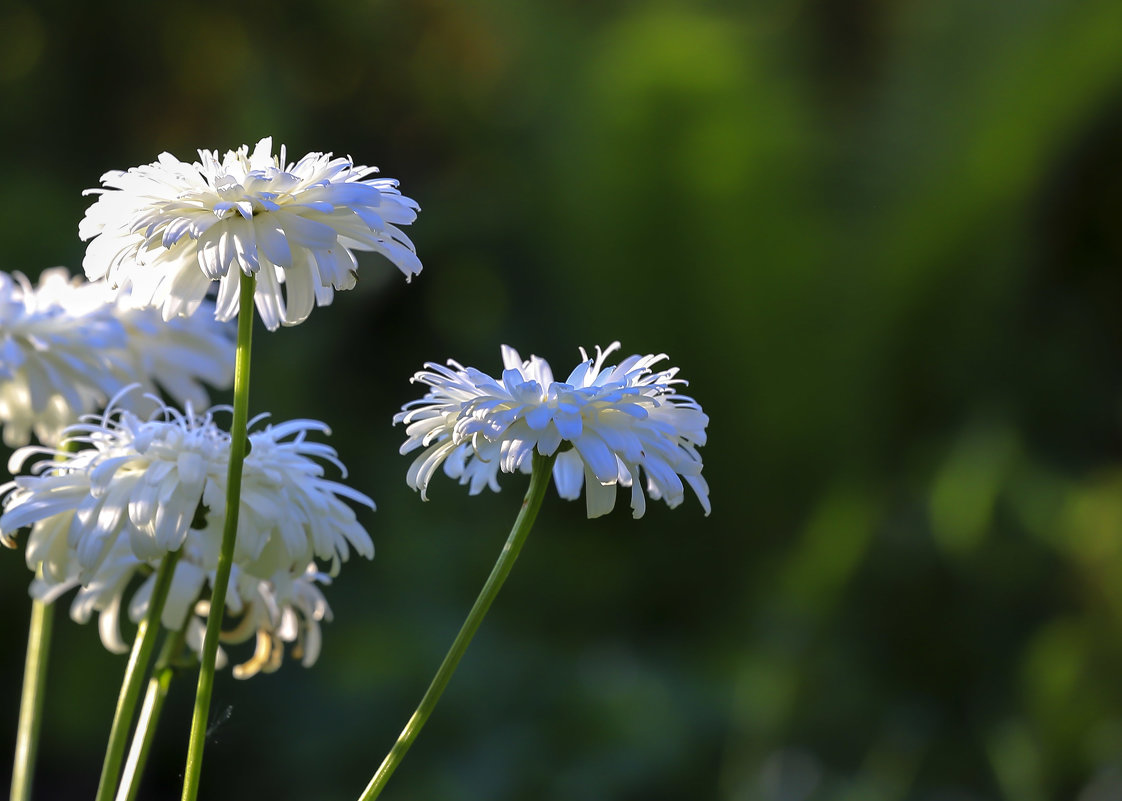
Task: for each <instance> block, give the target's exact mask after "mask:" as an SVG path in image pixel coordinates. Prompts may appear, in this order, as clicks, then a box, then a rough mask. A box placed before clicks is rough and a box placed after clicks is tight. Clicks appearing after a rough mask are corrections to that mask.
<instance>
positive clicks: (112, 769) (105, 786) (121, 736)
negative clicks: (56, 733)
mask: <svg viewBox="0 0 1122 801" xmlns="http://www.w3.org/2000/svg"><path fill="white" fill-rule="evenodd" d="M179 554H180V552H179V551H171V552H170V553H168V555H167V556H165V557H164V559H163V561H162V562H161V563H160V569H159V570H157V571H156V583H155V586H154V587H153V588H152V597H151V598H150V599H149V600H148V612H147V613H146V614H145V615H144V620H142V621H140V625H139V626H138V627H137V629H136V639H134V640H133V643H132V653H131V654H129V664H128V666H127V667H126V668H125V678H124V681H122V683H121V694H120V696H118V698H117V711H116V712H114V713H113V726H112V727H111V728H110V729H109V745H108V746H107V747H106V749H105V761H104V762H103V763H102V766H101V781H99V782H98V784H97V795H96V796H95V801H109V799H110V798H112V797H113V791H114V790H115V789H116V787H117V779H118V778H119V777H120V775H121V759H122V757H124V755H125V745H126V744H127V742H128V735H129V726H130V724H131V723H132V715H133V712H134V711H135V710H136V701H137V699H138V698H139V697H140V685H141V683H142V682H143V681H144V673H145V671H146V670H147V669H148V662H149V660H150V659H151V658H152V649H153V648H155V647H156V634H157V632H159V630H160V615H161V614H162V613H163V611H164V602H165V601H167V598H168V590H170V589H171V580H172V577H173V576H174V575H175V563H176V562H178V561H179Z"/></svg>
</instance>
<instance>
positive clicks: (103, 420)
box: [0, 404, 374, 584]
mask: <svg viewBox="0 0 1122 801" xmlns="http://www.w3.org/2000/svg"><path fill="white" fill-rule="evenodd" d="M217 411H219V408H218V407H216V408H214V409H211V410H209V411H207V412H206V413H204V414H201V415H196V414H195V413H194V412H193V411H192V410H191V407H190V406H188V407H187V411H186V412H185V413H180V412H178V411H176V410H174V409H171V408H168V407H167V406H164V405H162V404H160V406H159V410H158V411H157V412H156V413H155V414H154V415H153V416H152V417H151V418H149V419H142V418H139V417H137V416H136V415H135V414H133V413H131V412H129V411H127V410H125V409H121V408H118V407H117V406H115V405H114V404H111V405H110V408H109V409H108V410H107V411H106V412H105V414H104V415H103V416H102V417H100V418H98V417H87V418H86V420H87V422H85V423H81V424H78V425H75V426H71V427H70V428H68V429H67V430H66V436H67V438H68V440H70V441H71V442H72V443H77V444H79V445H84V446H85V447H82V448H81V449H80V450H77V451H76V452H73V453H68V452H62V451H55V450H52V449H49V448H37V447H27V448H21V449H20V450H18V451H16V452H15V453H14V454H13V455H12V458H11V460H10V462H9V471H10V472H12V473H15V472H16V471H18V470H20V469H21V467H22V466H23V464H24V462H25V461H26V460H27V459H28V458H30V457H31V456H34V455H36V454H46V455H49V456H52V457H54V459H53V461H52V460H42V461H39V462H38V463H36V464H35V465H34V467H33V468H32V475H30V476H20V477H17V478H16V479H15V480H14V481H13V482H10V483H8V484H5V485H3V486H0V496H2V497H3V509H4V513H3V515H0V537H4V538H7V539H8V540H9V542H10V539H11V536H12V535H13V534H14V533H15V532H16V531H18V530H19V529H21V528H24V527H27V526H31V525H33V524H35V523H38V522H40V521H45V520H47V519H49V518H52V517H56V516H61V515H68V514H71V513H72V517H71V518H70V521H69V523H68V545H69V546H71V547H73V548H74V550H75V557H76V559H77V562H78V565H79V568H80V570H79V572H78V574H77V578H78V580H79V581H81V582H82V583H83V584H89V583H90V582H92V581H94V579H95V577H96V576H97V575H98V574H99V572H100V571H102V569H103V564H104V563H105V562H106V560H107V559H108V558H109V556H110V553H111V552H113V549H114V547H115V546H117V545H118V543H119V542H120V541H122V540H123V541H127V543H128V550H129V551H130V552H131V553H132V555H133V556H134V557H135V558H136V559H137V560H139V561H141V562H149V563H155V562H158V561H159V559H161V558H162V557H163V556H164V555H165V554H166V553H168V552H170V551H175V550H179V549H181V548H183V547H184V546H185V543H187V547H188V550H189V549H190V548H192V547H199V548H203V547H204V546H206V547H209V546H208V545H206V543H208V542H210V541H211V538H213V537H215V536H219V532H221V530H222V525H223V521H224V518H225V509H226V477H227V470H228V467H229V458H230V435H229V434H228V433H226V432H225V431H223V430H221V429H220V428H219V427H218V426H217V424H216V423H215V421H214V415H215V413H216V412H217ZM260 420H261V418H258V419H257V420H255V421H254V423H256V422H259V421H260ZM327 430H328V429H327V427H326V426H325V425H324V424H323V423H318V422H316V421H312V420H294V421H290V422H287V423H282V424H279V425H276V426H266V427H265V428H263V429H261V430H258V431H253V432H251V433H250V434H249V444H250V453H249V454H248V456H247V458H246V460H245V464H244V468H243V475H242V482H243V483H242V493H241V499H240V503H241V506H240V509H239V520H238V537H237V540H236V547H235V552H234V561H235V563H236V564H237V565H238V566H240V568H241V569H242V570H243V571H245V572H246V573H248V574H250V575H255V576H257V577H258V578H268V577H270V576H272V575H274V574H275V573H276V572H277V571H278V570H291V569H293V567H297V566H298V567H300V568H303V566H304V565H306V564H308V562H309V561H311V560H312V559H313V558H318V559H321V560H324V561H329V562H331V563H332V565H333V569H337V568H338V564H339V562H340V561H342V560H345V559H347V558H348V556H349V554H350V549H351V548H352V547H353V548H354V549H355V550H356V551H358V552H359V553H360V554H361V555H363V556H367V557H370V556H373V553H374V546H373V544H372V543H371V541H370V536H369V535H368V534H367V533H366V530H365V529H364V528H363V527H362V526H361V525H360V524H359V523H358V521H357V518H356V517H355V513H354V510H353V509H351V508H350V507H349V506H348V505H347V504H346V503H344V502H343V501H342V500H341V499H342V498H346V499H349V500H352V501H355V502H357V503H360V504H363V505H365V506H369V507H370V508H373V506H374V504H373V502H372V501H371V500H370V499H369V498H368V497H366V496H365V495H363V494H362V493H360V492H356V491H355V490H352V489H350V488H348V487H346V486H344V485H343V484H340V483H338V482H335V481H330V480H328V479H325V478H323V474H324V469H323V466H322V465H321V464H320V462H319V461H317V460H322V461H327V462H330V463H332V464H334V465H336V466H337V467H338V468H339V469H340V470H341V471H342V469H343V466H342V464H341V463H340V462H339V460H338V459H337V457H336V455H335V451H334V450H332V449H331V448H329V447H328V446H326V445H324V444H322V443H318V442H310V441H308V440H307V434H308V432H309V431H323V432H326V431H327ZM200 532H201V533H200ZM189 540H198V542H197V543H196V542H193V541H192V542H188V541H189ZM216 558H217V551H215V559H216ZM200 564H206V559H201V558H200ZM54 572H55V573H61V572H65V571H63V570H62V569H61V568H60V569H56V570H54Z"/></svg>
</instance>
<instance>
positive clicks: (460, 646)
mask: <svg viewBox="0 0 1122 801" xmlns="http://www.w3.org/2000/svg"><path fill="white" fill-rule="evenodd" d="M555 458H556V456H541V455H539V454H538V453H537V452H535V453H534V469H533V472H532V473H531V475H530V488H529V489H527V490H526V497H525V498H523V499H522V509H521V511H520V512H519V513H518V518H517V519H516V520H515V521H514V527H513V528H512V529H511V531H510V536H509V537H507V541H506V545H504V546H503V550H502V552H501V553H500V554H499V558H498V560H497V561H496V562H495V566H494V567H493V568H492V569H491V575H489V576H488V577H487V582H486V583H485V584H484V585H483V589H482V590H481V591H480V593H479V597H478V598H476V599H475V604H474V605H473V606H472V607H471V611H470V612H468V616H467V620H465V621H464V625H463V626H461V627H460V633H459V634H457V635H456V639H455V640H453V641H452V647H451V648H449V649H448V653H447V654H446V655H445V657H444V661H443V662H441V663H440V668H439V669H438V670H437V671H436V675H435V676H434V677H433V679H432V683H431V684H430V685H429V688H428V690H426V691H425V695H424V698H422V699H421V703H420V704H419V705H418V706H417V709H416V711H414V712H413V715H412V717H410V718H409V722H408V723H406V724H405V728H404V729H402V731H401V735H400V736H399V737H398V738H397V742H396V743H394V746H393V748H392V749H390V752H389V754H387V755H386V758H385V760H383V761H382V764H381V766H380V767H379V768H378V772H377V773H375V774H374V777H373V778H372V779H371V780H370V784H368V785H366V789H365V790H363V792H362V795H361V796H359V801H374V799H375V798H377V797H378V796H379V794H381V792H382V790H383V789H384V788H385V786H386V782H388V781H389V780H390V776H391V775H393V772H394V770H396V769H397V766H398V765H399V764H400V763H401V760H402V759H404V758H405V752H406V751H408V750H409V746H411V745H412V744H413V741H414V740H416V739H417V735H418V734H420V732H421V727H422V726H424V725H425V721H427V720H428V719H429V715H431V714H432V711H433V709H434V708H435V707H436V702H437V701H439V700H440V695H441V693H443V692H444V688H445V687H447V686H448V681H449V680H450V679H451V678H452V674H453V673H455V671H456V666H457V665H458V664H459V663H460V658H461V657H462V656H463V655H464V652H465V651H466V650H467V647H468V644H469V643H470V642H471V639H472V637H474V636H475V632H476V630H477V629H478V628H479V624H480V623H482V622H483V617H484V615H486V614H487V610H488V609H490V608H491V603H492V601H494V600H495V596H497V595H498V594H499V590H500V589H501V588H502V586H503V582H504V581H506V577H507V575H509V574H510V569H511V568H512V567H514V560H515V559H517V558H518V552H519V551H521V550H522V546H523V544H525V542H526V537H527V536H528V535H529V533H530V529H531V528H532V527H533V525H534V520H535V519H536V518H537V516H538V510H539V509H540V508H541V505H542V498H544V497H545V491H546V488H547V487H549V479H550V475H551V474H552V472H553V460H554V459H555Z"/></svg>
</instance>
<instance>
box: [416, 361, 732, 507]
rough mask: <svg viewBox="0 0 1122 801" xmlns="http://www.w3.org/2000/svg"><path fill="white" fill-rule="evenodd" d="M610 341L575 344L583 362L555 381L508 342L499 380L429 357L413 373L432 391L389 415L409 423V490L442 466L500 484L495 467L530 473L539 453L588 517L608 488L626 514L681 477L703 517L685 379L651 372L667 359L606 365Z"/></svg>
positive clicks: (700, 422)
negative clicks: (625, 494) (620, 496)
mask: <svg viewBox="0 0 1122 801" xmlns="http://www.w3.org/2000/svg"><path fill="white" fill-rule="evenodd" d="M617 348H619V343H618V342H614V343H612V344H611V345H610V346H609V347H608V348H607V349H606V350H601V349H600V348H597V349H596V358H595V359H592V358H589V356H588V354H587V353H586V352H585V351H584V349H583V348H581V358H582V360H583V361H582V362H581V363H580V364H579V365H577V367H576V369H575V370H573V372H572V373H571V374H570V375H569V377H568V378H567V379H566V380H565V381H564V382H560V381H554V380H553V371H552V370H551V369H550V366H549V364H548V362H546V361H545V360H544V359H541V358H538V357H537V356H531V357H530V359H529V360H527V361H523V360H522V358H521V357H520V356H519V355H518V352H517V351H516V350H514V349H513V348H509V347H507V346H505V345H504V346H503V348H502V356H503V366H504V368H505V369H504V370H503V374H502V378H501V380H496V379H494V378H492V377H491V376H489V375H487V374H486V373H483V372H480V371H479V370H476V369H474V368H471V367H467V368H465V367H463V366H461V365H460V364H458V363H457V362H454V361H449V362H448V364H449V367H443V366H441V365H437V364H432V363H428V364H426V365H425V369H424V370H422V371H421V372H419V373H417V374H416V375H415V376H414V377H413V379H412V380H413V381H418V382H420V383H423V384H427V385H428V386H429V387H431V389H430V390H429V392H428V393H427V394H426V395H425V397H424V398H422V399H420V400H417V401H413V402H411V403H408V404H406V405H405V406H404V407H402V411H401V412H399V413H398V414H397V415H395V416H394V423H405V424H406V426H407V429H406V435H407V437H408V438H407V439H406V441H405V443H404V444H403V445H402V446H401V453H403V454H404V453H409V452H411V451H413V450H416V449H418V448H423V449H424V450H423V451H422V452H421V454H420V455H419V456H418V457H417V459H416V460H415V461H414V462H413V464H412V465H411V466H410V468H409V473H408V476H407V479H406V480H407V481H408V483H409V485H410V486H411V487H413V488H414V489H417V490H420V492H421V497H422V498H426V499H427V494H426V491H427V488H428V484H429V481H430V480H431V479H432V476H433V475H434V473H435V472H436V470H437V468H438V467H440V466H441V465H442V464H443V466H444V471H445V473H447V474H448V475H449V476H450V477H452V478H456V479H459V481H460V483H461V484H467V485H469V487H470V493H471V494H472V495H475V494H478V493H479V492H481V491H482V490H483V488H484V487H490V488H491V489H492V490H496V491H497V490H498V489H499V485H498V472H499V471H500V470H502V472H504V473H512V472H514V471H515V470H519V471H521V472H524V473H528V472H529V471H530V467H531V462H532V459H531V456H532V454H533V452H534V451H535V450H536V451H537V452H538V453H540V454H541V455H543V456H549V455H551V454H554V453H557V454H558V456H557V460H556V462H555V463H554V467H553V480H554V484H555V485H556V487H557V491H558V493H559V494H560V495H561V497H563V498H566V499H569V500H574V499H576V498H578V497H579V496H580V491H581V486H582V485H583V486H584V490H585V499H586V502H587V508H588V516H589V517H598V516H599V515H602V514H606V513H607V512H610V511H611V510H612V508H613V507H614V505H615V497H616V486H617V485H619V486H623V487H630V488H631V508H632V510H633V512H634V516H635V517H641V516H642V515H643V513H644V511H645V510H646V495H649V496H650V497H651V498H654V499H656V500H657V499H659V498H662V499H665V501H666V503H667V504H668V505H669V506H671V507H674V506H677V505H678V504H680V503H681V502H682V500H683V498H684V497H685V493H684V487H683V481H684V482H685V483H686V484H689V485H690V487H692V488H693V491H694V493H695V494H696V495H697V497H698V500H700V501H701V505H702V507H703V508H704V509H705V513H706V514H709V511H710V506H709V488H708V486H707V484H706V483H705V479H704V478H702V476H701V469H702V463H701V455H700V454H699V453H698V451H697V447H698V446H699V445H704V444H705V427H706V426H707V425H708V423H709V418H708V417H707V416H706V415H705V414H704V413H703V412H702V410H701V406H699V405H698V403H697V402H696V401H694V400H693V399H692V398H690V397H687V396H685V395H681V394H679V393H678V392H677V390H676V389H675V387H676V386H677V385H684V384H685V383H686V382H685V381H683V380H682V379H679V378H675V376H676V375H677V372H678V370H677V368H668V369H665V370H659V371H657V372H656V371H654V370H653V369H652V368H653V365H655V364H657V363H658V362H660V361H662V360H663V359H665V358H666V356H665V355H664V354H660V355H657V356H656V355H647V356H639V355H634V356H629V357H628V358H626V359H624V360H623V361H621V362H620V363H619V364H618V365H611V366H607V367H605V366H604V360H605V359H606V358H607V356H608V355H609V354H610V353H612V352H613V351H615V350H616V349H617ZM641 474H642V475H641ZM644 488H645V489H646V495H644V492H643V490H644Z"/></svg>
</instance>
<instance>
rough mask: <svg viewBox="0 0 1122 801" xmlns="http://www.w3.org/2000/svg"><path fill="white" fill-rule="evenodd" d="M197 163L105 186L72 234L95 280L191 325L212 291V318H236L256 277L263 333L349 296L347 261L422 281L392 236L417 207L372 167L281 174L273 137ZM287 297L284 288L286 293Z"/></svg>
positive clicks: (286, 168)
mask: <svg viewBox="0 0 1122 801" xmlns="http://www.w3.org/2000/svg"><path fill="white" fill-rule="evenodd" d="M199 158H200V160H199V161H197V162H194V163H192V164H188V163H185V162H182V161H180V160H179V159H177V158H175V157H174V156H172V155H170V154H168V153H163V154H161V155H160V157H159V159H158V160H157V161H156V162H154V163H152V164H148V165H144V166H140V167H133V168H131V169H129V170H128V171H127V172H121V171H112V172H108V173H106V174H105V175H104V176H102V179H101V180H102V184H103V186H104V187H105V188H103V189H90V190H87V193H92V194H98V195H99V197H98V200H97V201H96V202H95V203H94V204H93V205H92V206H91V207H90V208H89V209H88V210H87V211H86V216H85V218H84V219H83V220H82V223H81V225H80V226H79V231H78V232H79V235H80V236H81V238H82V239H83V240H91V239H92V240H93V241H91V242H90V244H89V246H88V248H87V251H86V258H85V260H84V262H83V266H84V267H85V269H86V274H87V275H88V276H89V277H90V278H91V279H94V278H100V277H105V278H106V279H107V280H108V281H109V283H110V284H111V285H113V286H124V285H131V286H132V291H133V295H134V296H135V297H137V298H141V299H143V301H144V303H145V304H147V305H153V306H158V307H159V308H160V309H161V311H162V313H163V316H164V319H165V320H170V319H171V318H173V317H175V316H181V315H190V314H193V313H194V311H195V309H196V308H197V307H198V305H199V303H200V302H201V301H202V299H203V297H204V296H205V295H206V293H207V291H208V289H209V288H210V283H211V282H212V281H218V282H219V286H218V297H217V303H216V310H215V313H216V315H217V317H218V319H220V320H229V319H232V318H233V317H234V316H235V315H236V314H237V312H238V297H239V293H238V284H239V275H240V272H243V271H244V272H245V273H247V274H253V275H256V276H257V289H256V294H255V297H254V301H255V305H256V307H257V311H258V313H259V314H260V315H261V319H262V321H263V322H264V323H265V326H266V327H267V328H268V329H269V330H274V329H276V328H277V327H278V326H279V325H281V324H284V325H296V324H298V323H300V322H303V321H304V320H305V319H306V318H307V317H308V315H309V314H310V313H311V311H312V308H313V307H314V306H316V305H319V306H325V305H327V304H329V303H331V301H332V298H333V297H334V291H335V290H336V289H340V290H346V289H351V288H353V287H354V285H355V281H356V275H357V272H356V271H357V269H358V263H357V260H356V259H355V255H354V251H374V252H376V253H380V254H382V255H383V256H385V257H386V258H387V259H389V260H390V261H391V262H392V263H393V264H394V265H395V266H396V267H397V268H398V269H399V270H400V271H401V272H402V273H404V274H405V276H406V279H407V280H408V279H411V278H412V276H413V275H416V274H417V273H419V272H420V271H421V262H420V260H419V259H418V258H417V255H416V248H415V246H414V245H413V242H412V241H411V240H410V239H409V237H408V236H407V235H406V234H405V233H404V232H403V231H402V230H401V228H400V227H399V226H402V225H408V224H410V223H412V222H413V221H414V220H415V219H416V217H417V211H418V210H419V209H420V207H419V206H418V205H417V203H416V202H415V201H413V200H412V199H411V198H408V197H405V196H404V195H402V194H401V192H400V191H399V190H398V189H397V181H394V180H392V179H388V178H379V179H371V178H368V177H367V176H369V175H371V174H373V173H374V172H376V169H375V168H373V167H364V166H356V165H354V164H353V162H352V161H351V160H350V159H344V158H337V159H332V158H331V154H330V153H309V154H307V155H306V156H304V157H303V158H301V159H300V160H299V161H297V162H295V163H292V164H286V162H285V148H284V146H283V145H282V146H281V149H280V154H279V155H278V156H273V155H272V138H271V137H270V138H265V139H262V140H261V141H260V142H258V143H257V146H256V147H255V148H254V150H253V152H252V153H250V152H249V148H248V146H242V147H241V148H239V149H238V150H237V151H229V152H227V153H226V155H225V156H224V157H223V158H221V159H220V158H219V156H218V154H217V152H213V151H207V150H200V151H199ZM282 287H283V288H282Z"/></svg>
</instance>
